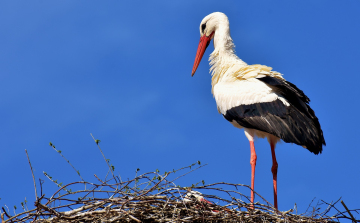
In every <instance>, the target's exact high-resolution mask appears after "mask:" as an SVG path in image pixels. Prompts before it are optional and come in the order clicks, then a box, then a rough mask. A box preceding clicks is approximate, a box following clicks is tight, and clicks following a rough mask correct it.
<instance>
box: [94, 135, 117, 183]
mask: <svg viewBox="0 0 360 223" xmlns="http://www.w3.org/2000/svg"><path fill="white" fill-rule="evenodd" d="M90 135H91V137H92V138H93V140H94V142H95V143H96V145H97V147H98V148H99V150H100V152H101V154H102V156H103V157H104V160H105V162H106V164H107V165H108V167H109V170H110V171H111V174H112V176H113V178H114V179H115V181H116V178H115V175H114V172H113V171H112V168H111V166H110V165H109V162H108V161H107V160H106V157H105V155H104V153H103V151H102V150H101V148H100V146H99V141H97V140H96V139H95V138H94V136H93V134H92V133H90Z"/></svg>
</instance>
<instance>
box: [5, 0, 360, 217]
mask: <svg viewBox="0 0 360 223" xmlns="http://www.w3.org/2000/svg"><path fill="white" fill-rule="evenodd" d="M359 8H360V1H341V2H340V1H335V0H333V1H330V0H326V1H325V0H322V1H320V0H319V1H313V0H301V1H300V0H299V1H285V0H282V1H280V0H274V1H265V0H263V1H261V0H257V1H241V2H240V1H157V2H154V1H101V2H100V1H85V0H79V1H70V0H63V1H44V0H33V1H17V0H14V1H9V0H8V1H5V0H3V1H1V2H0V95H1V97H0V106H1V109H0V117H1V129H0V139H1V144H0V146H1V149H0V168H1V182H0V198H1V200H0V206H3V205H4V204H6V205H7V206H9V207H10V209H12V207H13V205H17V206H18V207H19V206H20V202H22V201H24V199H25V197H27V200H28V201H29V206H32V202H33V201H34V197H35V196H34V189H33V182H32V177H31V172H30V168H29V165H28V161H27V158H26V154H25V151H24V150H25V149H27V150H28V152H29V155H30V158H31V161H32V164H33V167H34V170H35V176H36V178H41V179H44V180H45V185H44V188H45V189H46V191H45V193H46V194H47V195H50V194H52V193H53V192H54V191H55V189H56V187H55V186H54V185H53V183H51V182H50V181H49V180H47V179H46V178H45V176H44V175H43V174H42V171H45V172H47V173H49V174H50V175H51V176H53V177H54V178H55V179H58V180H59V181H61V182H63V183H69V182H72V181H77V180H79V178H78V176H77V174H76V172H75V171H73V170H72V169H71V167H70V166H69V165H67V163H66V162H65V161H64V160H63V159H62V158H61V157H60V156H59V155H58V154H57V153H56V152H55V151H54V150H53V149H52V148H51V147H50V146H49V142H50V141H51V142H52V143H53V144H54V145H56V148H57V149H59V150H62V151H63V154H64V155H65V156H66V157H67V158H68V159H69V160H70V161H71V162H72V164H73V165H74V166H75V167H76V168H77V169H79V170H80V173H81V175H82V176H83V178H85V179H86V180H87V181H93V182H96V179H95V178H94V176H93V174H97V175H98V176H105V174H106V172H107V166H106V163H105V162H104V160H103V158H102V156H101V154H100V152H99V150H98V149H97V147H96V145H95V143H94V141H93V140H92V138H91V136H90V133H93V135H94V136H95V138H97V139H100V140H101V146H102V149H103V150H104V152H105V154H106V156H107V157H108V158H110V159H111V163H112V164H113V165H114V166H115V168H116V169H115V172H116V173H117V174H120V175H121V176H122V178H133V177H134V176H135V170H136V169H137V168H140V173H144V172H149V171H154V170H155V169H159V170H160V171H161V172H164V171H169V170H172V169H174V168H179V167H183V166H187V165H189V164H191V163H194V162H196V161H197V160H200V161H201V162H202V163H208V165H207V166H206V167H204V168H202V169H200V170H198V171H195V172H194V173H192V174H190V175H188V176H187V177H185V178H183V179H182V180H181V181H179V183H180V184H181V186H187V185H188V186H190V185H191V184H192V183H196V182H199V181H201V180H205V183H214V182H222V181H224V182H230V183H242V184H250V164H249V158H250V149H249V143H248V141H247V139H246V137H245V136H244V133H243V131H242V130H238V129H236V128H234V127H232V125H231V124H229V123H228V122H227V121H226V120H225V119H224V118H223V117H222V116H221V115H220V114H218V112H217V109H216V104H215V101H214V99H213V97H212V95H211V84H210V80H211V78H210V74H209V65H208V62H207V58H208V56H209V54H210V53H211V52H212V50H213V45H212V44H211V45H210V46H209V48H208V50H207V51H206V53H205V55H204V58H203V61H202V62H201V64H200V66H199V68H198V70H197V73H196V74H195V76H194V77H191V69H192V65H193V62H194V58H195V53H196V49H197V45H198V42H199V24H200V21H201V20H202V19H203V17H205V16H206V15H208V14H209V13H211V12H215V11H220V12H224V13H225V14H227V15H228V17H229V20H230V27H231V35H232V38H233V39H234V42H235V45H236V52H237V54H238V56H239V57H240V58H241V59H243V60H244V61H245V62H247V63H249V64H264V65H268V66H271V67H273V68H274V70H275V71H278V72H280V73H283V74H284V77H285V78H286V79H287V80H288V81H290V82H292V83H294V84H296V85H297V86H298V87H299V88H300V89H302V90H303V91H304V92H305V93H306V94H307V95H308V96H309V98H310V99H311V103H310V105H311V107H312V108H313V109H314V110H315V112H316V115H317V116H318V118H319V120H320V123H321V126H322V129H323V131H324V136H325V139H326V143H327V146H326V147H324V151H323V153H322V154H321V155H318V156H316V155H314V154H311V153H310V152H309V151H307V150H306V149H303V148H302V147H300V146H297V145H293V144H285V143H281V144H278V146H277V150H276V153H277V160H278V163H279V173H278V190H279V209H280V210H289V209H291V208H293V207H294V203H296V204H297V206H298V208H299V211H300V212H301V211H305V210H306V208H307V207H308V205H309V203H310V202H311V200H312V199H313V198H314V197H316V199H315V201H318V200H321V199H322V200H325V201H327V202H331V201H335V200H337V199H338V198H340V197H342V199H343V200H344V201H345V203H346V204H347V206H348V207H349V208H350V209H354V208H360V204H359V200H360V194H359V184H360V180H359V177H360V175H359V170H360V163H359V157H360V151H359V148H358V147H359V146H358V137H359V130H358V125H359V118H358V115H359V114H358V111H359V99H358V98H359V95H360V87H359V79H360V78H359V70H360V69H359V61H360V44H359V40H360V27H359V21H360V13H359ZM255 146H256V151H257V155H258V162H257V168H256V181H255V190H256V191H257V192H258V193H260V194H261V195H262V196H264V197H265V198H266V199H268V200H269V201H271V202H272V200H273V197H272V196H273V195H272V174H271V171H270V169H271V153H270V147H269V145H268V143H267V141H266V140H262V139H260V140H257V141H256V144H255ZM245 193H249V192H248V191H245ZM249 194H250V193H249ZM340 208H341V207H340ZM11 212H12V210H11ZM12 214H13V212H12Z"/></svg>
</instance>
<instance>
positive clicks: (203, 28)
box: [201, 23, 206, 33]
mask: <svg viewBox="0 0 360 223" xmlns="http://www.w3.org/2000/svg"><path fill="white" fill-rule="evenodd" d="M205 28H206V23H204V24H202V25H201V32H202V33H204V30H205Z"/></svg>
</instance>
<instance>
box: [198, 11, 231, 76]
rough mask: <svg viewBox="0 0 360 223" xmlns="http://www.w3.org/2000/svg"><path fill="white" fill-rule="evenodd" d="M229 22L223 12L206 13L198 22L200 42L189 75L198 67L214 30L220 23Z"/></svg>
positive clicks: (213, 34)
mask: <svg viewBox="0 0 360 223" xmlns="http://www.w3.org/2000/svg"><path fill="white" fill-rule="evenodd" d="M224 22H225V23H227V24H229V20H228V18H227V16H226V15H225V14H224V13H221V12H213V13H211V14H209V15H207V16H206V17H205V18H204V19H203V20H202V21H201V23H200V42H199V46H198V49H197V52H196V57H195V62H194V66H193V69H192V73H191V76H194V74H195V72H196V69H197V68H198V66H199V64H200V61H201V58H202V57H203V55H204V53H205V50H206V48H207V47H208V46H209V44H210V41H211V40H212V39H213V38H214V36H215V35H216V30H217V29H218V27H219V24H221V23H224Z"/></svg>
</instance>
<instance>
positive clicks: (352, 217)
mask: <svg viewBox="0 0 360 223" xmlns="http://www.w3.org/2000/svg"><path fill="white" fill-rule="evenodd" d="M341 204H342V205H343V206H344V208H345V209H346V211H347V212H348V213H349V215H350V216H351V220H352V221H353V222H356V219H355V218H354V216H353V215H352V214H351V212H350V211H349V209H348V207H347V206H346V205H345V203H344V201H342V200H341Z"/></svg>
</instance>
